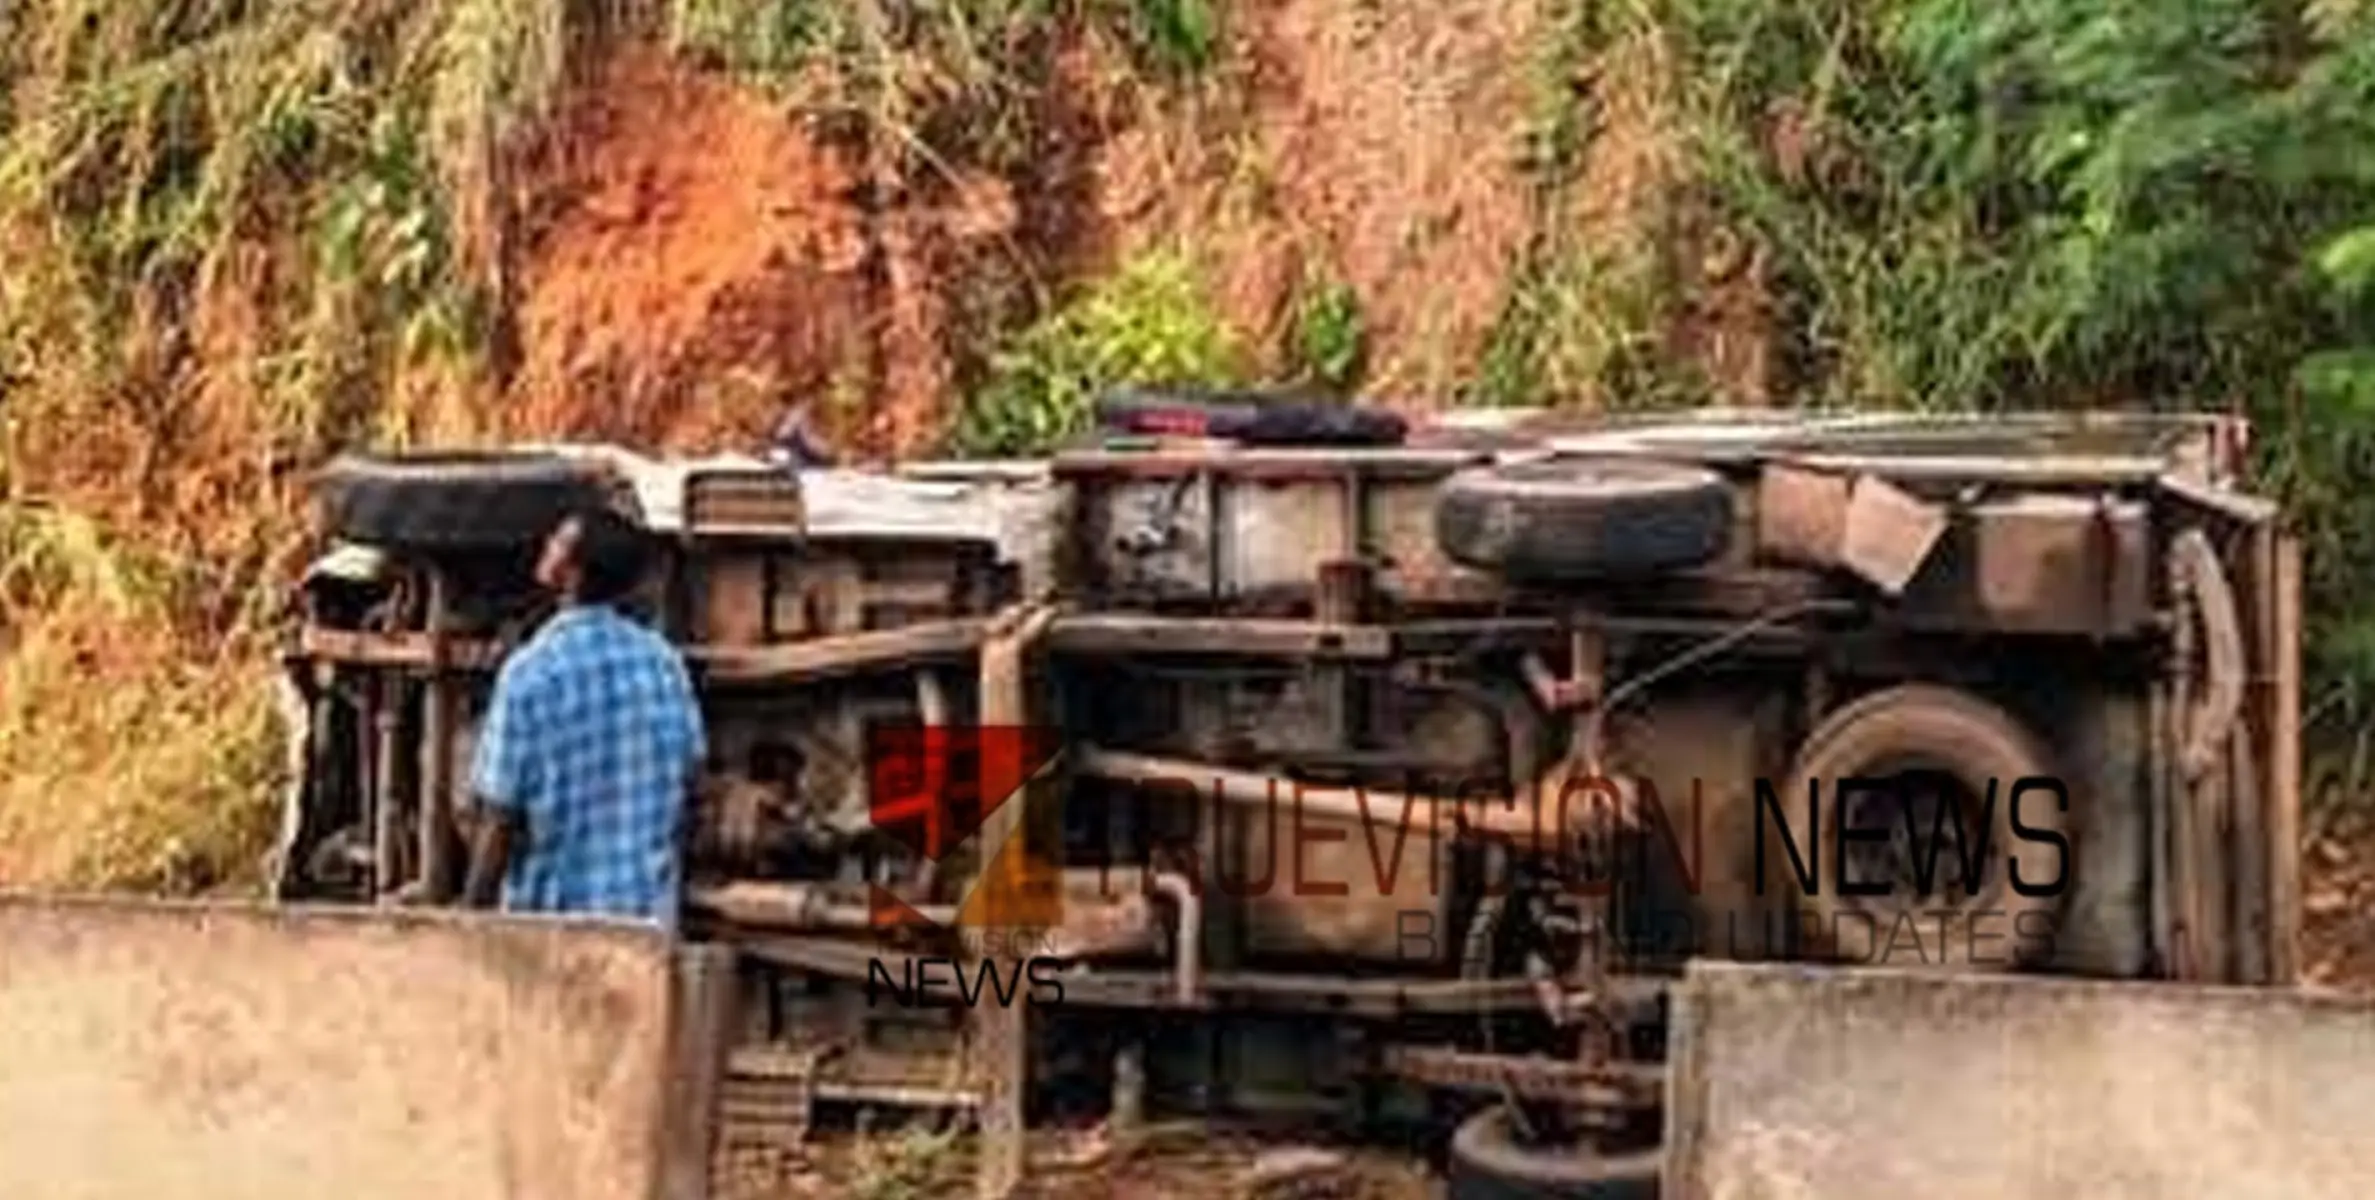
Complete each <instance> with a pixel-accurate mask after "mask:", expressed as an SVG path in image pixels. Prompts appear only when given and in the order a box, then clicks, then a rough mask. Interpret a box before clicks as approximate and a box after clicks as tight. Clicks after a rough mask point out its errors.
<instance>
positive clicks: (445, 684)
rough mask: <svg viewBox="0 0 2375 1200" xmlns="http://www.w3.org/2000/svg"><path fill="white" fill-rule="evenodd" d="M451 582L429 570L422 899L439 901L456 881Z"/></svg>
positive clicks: (456, 707)
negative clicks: (449, 657)
mask: <svg viewBox="0 0 2375 1200" xmlns="http://www.w3.org/2000/svg"><path fill="white" fill-rule="evenodd" d="M453 608H454V595H453V581H452V580H450V579H448V578H446V575H445V572H443V571H440V570H435V569H432V570H431V571H430V572H429V611H428V621H429V687H428V694H427V696H426V698H425V703H424V704H423V706H422V710H421V711H422V718H421V726H422V729H421V757H422V763H421V793H420V812H419V817H420V829H419V835H420V851H419V854H420V858H419V863H420V880H419V882H420V884H421V891H422V898H423V899H425V900H427V901H429V902H430V903H439V902H442V901H444V900H445V899H447V898H448V897H449V896H451V895H452V894H453V891H454V889H455V887H456V886H457V885H458V884H459V883H460V879H459V872H457V871H456V870H455V869H454V867H455V863H454V855H453V848H454V808H455V804H454V732H455V729H456V728H457V727H458V725H459V724H460V721H461V712H460V709H461V696H460V695H459V691H460V684H459V681H457V680H455V679H454V678H453V677H452V676H451V675H450V674H449V673H448V672H447V671H446V669H445V666H446V661H445V651H446V643H447V640H448V639H449V638H450V637H451V636H452V632H453V630H452V626H453V619H454V613H453Z"/></svg>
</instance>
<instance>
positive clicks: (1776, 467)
mask: <svg viewBox="0 0 2375 1200" xmlns="http://www.w3.org/2000/svg"><path fill="white" fill-rule="evenodd" d="M1848 491H1849V480H1848V478H1847V477H1846V476H1844V475H1838V474H1832V473H1828V472H1822V471H1808V470H1803V469H1800V468H1797V467H1792V466H1787V465H1784V464H1780V463H1774V464H1769V465H1767V466H1766V467H1765V468H1764V470H1763V471H1762V472H1761V473H1760V475H1759V477H1758V479H1757V495H1756V506H1757V515H1756V522H1757V537H1756V546H1757V550H1758V552H1759V553H1761V554H1764V555H1766V556H1768V557H1771V558H1773V559H1775V560H1777V561H1781V562H1790V563H1801V564H1804V565H1807V566H1813V567H1833V566H1837V565H1838V563H1839V554H1840V551H1841V548H1842V543H1843V541H1844V539H1845V536H1846V530H1847V495H1848Z"/></svg>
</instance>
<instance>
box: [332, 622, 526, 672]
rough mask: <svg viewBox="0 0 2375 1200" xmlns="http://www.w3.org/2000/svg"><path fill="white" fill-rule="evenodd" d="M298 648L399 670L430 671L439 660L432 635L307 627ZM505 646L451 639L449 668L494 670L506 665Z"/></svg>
mask: <svg viewBox="0 0 2375 1200" xmlns="http://www.w3.org/2000/svg"><path fill="white" fill-rule="evenodd" d="M297 639H298V640H297V647H298V650H299V652H300V653H302V654H304V655H305V656H306V657H308V658H312V659H316V660H318V661H321V662H329V663H338V664H342V665H346V666H356V667H398V668H408V669H412V670H427V669H428V668H429V666H430V664H431V663H433V662H435V661H436V659H437V653H438V652H437V650H436V649H435V647H434V645H433V642H434V639H433V638H432V637H431V635H429V634H426V633H381V632H378V631H375V630H354V629H326V628H323V627H322V626H319V625H307V626H306V627H305V628H304V629H303V630H301V631H299V633H298V635H297ZM503 652H504V647H503V645H502V643H500V642H498V641H495V640H494V639H491V638H465V637H452V636H449V637H447V638H446V641H445V651H444V654H445V665H446V666H447V667H448V668H450V669H453V670H457V671H492V670H494V669H495V668H496V667H498V666H500V665H502V662H503Z"/></svg>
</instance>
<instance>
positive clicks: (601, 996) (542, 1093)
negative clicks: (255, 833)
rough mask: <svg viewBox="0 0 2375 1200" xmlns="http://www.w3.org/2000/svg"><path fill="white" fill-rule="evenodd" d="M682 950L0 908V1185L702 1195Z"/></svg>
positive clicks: (453, 929)
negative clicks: (693, 1122) (690, 1121)
mask: <svg viewBox="0 0 2375 1200" xmlns="http://www.w3.org/2000/svg"><path fill="white" fill-rule="evenodd" d="M689 961H691V962H693V963H695V964H699V966H698V969H695V970H688V969H687V968H686V962H685V961H683V960H680V958H679V956H678V954H677V953H675V952H672V951H671V949H670V948H669V946H668V945H667V943H666V942H665V941H663V940H662V939H661V938H660V937H659V936H658V935H657V934H656V932H652V931H646V930H641V929H636V928H629V927H621V926H592V925H573V924H565V923H561V922H540V921H534V920H521V919H494V918H459V917H456V916H453V915H447V914H393V913H377V912H350V911H302V910H273V909H268V908H250V907H243V906H241V907H225V906H217V905H168V904H152V903H127V902H117V901H90V900H55V899H43V900H35V899H28V898H0V1196H6V1197H9V1198H10V1200H118V1198H121V1200H217V1198H220V1200H280V1198H282V1197H290V1198H295V1197H305V1198H307V1200H316V1198H319V1197H324V1196H330V1197H336V1198H337V1200H378V1198H380V1197H386V1198H388V1200H395V1198H397V1197H404V1198H406V1200H417V1198H419V1197H423V1196H434V1197H437V1198H438V1200H497V1198H503V1200H531V1198H541V1197H551V1198H552V1200H650V1198H652V1197H655V1196H662V1195H669V1196H691V1195H698V1194H699V1190H700V1173H699V1172H698V1171H697V1170H696V1169H695V1168H697V1167H699V1166H700V1165H701V1164H700V1163H698V1162H692V1161H687V1160H688V1158H693V1159H697V1158H698V1157H699V1155H698V1153H697V1152H695V1151H694V1150H692V1149H691V1147H692V1145H693V1143H692V1141H690V1140H688V1139H693V1138H695V1137H696V1134H697V1132H698V1131H695V1130H692V1129H689V1128H688V1125H687V1121H688V1113H687V1111H686V1110H687V1109H691V1110H692V1111H691V1113H690V1116H691V1117H705V1115H706V1112H705V1110H703V1109H701V1108H700V1103H701V1096H702V1094H703V1093H702V1092H701V1090H700V1089H702V1088H705V1087H706V1084H705V1083H704V1082H703V1081H702V1080H701V1079H700V1078H699V1071H700V1068H699V1067H698V1066H688V1064H697V1063H699V1062H700V1061H701V1056H700V1055H699V1054H697V1053H689V1052H688V1047H689V1046H690V1041H689V1039H688V1037H687V1036H685V1035H682V1034H681V1030H683V1029H684V1028H685V1027H686V1023H687V1021H688V1019H690V1018H693V1017H696V1016H697V1015H698V1014H699V1012H700V1011H702V1008H701V1006H702V1005H704V1004H708V1003H709V1001H708V1000H707V999H706V997H708V996H710V995H711V991H712V990H715V989H712V988H711V985H709V984H707V983H704V982H702V981H703V980H705V979H706V978H707V976H706V975H705V974H704V972H707V971H709V970H710V969H711V968H713V967H714V963H713V962H712V961H711V960H709V959H708V958H706V957H699V958H694V959H691V960H689ZM705 989H707V990H705ZM688 1088H690V1089H691V1090H688Z"/></svg>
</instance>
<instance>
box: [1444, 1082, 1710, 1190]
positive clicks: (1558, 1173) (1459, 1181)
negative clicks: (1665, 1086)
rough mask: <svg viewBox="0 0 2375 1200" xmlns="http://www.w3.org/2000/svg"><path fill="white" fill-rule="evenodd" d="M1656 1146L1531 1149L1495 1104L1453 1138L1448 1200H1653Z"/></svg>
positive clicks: (1658, 1155) (1658, 1158) (1658, 1157)
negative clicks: (1608, 1150)
mask: <svg viewBox="0 0 2375 1200" xmlns="http://www.w3.org/2000/svg"><path fill="white" fill-rule="evenodd" d="M1663 1157H1664V1156H1663V1154H1662V1153H1661V1152H1660V1151H1658V1150H1657V1149H1656V1148H1654V1147H1653V1148H1651V1149H1648V1150H1637V1151H1634V1152H1632V1153H1629V1154H1613V1155H1607V1154H1600V1153H1598V1152H1596V1151H1593V1150H1589V1149H1585V1148H1583V1147H1578V1146H1529V1145H1526V1144H1525V1143H1523V1142H1521V1141H1519V1140H1518V1137H1517V1130H1516V1127H1515V1126H1514V1125H1513V1124H1512V1123H1511V1121H1510V1119H1509V1109H1508V1108H1507V1107H1506V1106H1504V1105H1498V1104H1496V1105H1494V1106H1493V1107H1491V1108H1488V1109H1485V1110H1484V1111H1483V1112H1480V1113H1477V1114H1476V1115H1475V1116H1472V1117H1470V1118H1468V1119H1467V1120H1466V1121H1465V1122H1463V1123H1462V1124H1461V1125H1460V1127H1459V1130H1458V1131H1457V1132H1455V1133H1453V1134H1452V1136H1451V1168H1450V1172H1449V1173H1450V1182H1449V1186H1448V1187H1447V1188H1446V1189H1445V1194H1446V1195H1447V1196H1449V1197H1450V1200H1657V1195H1658V1168H1659V1166H1660V1164H1661V1162H1662V1161H1663Z"/></svg>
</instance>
